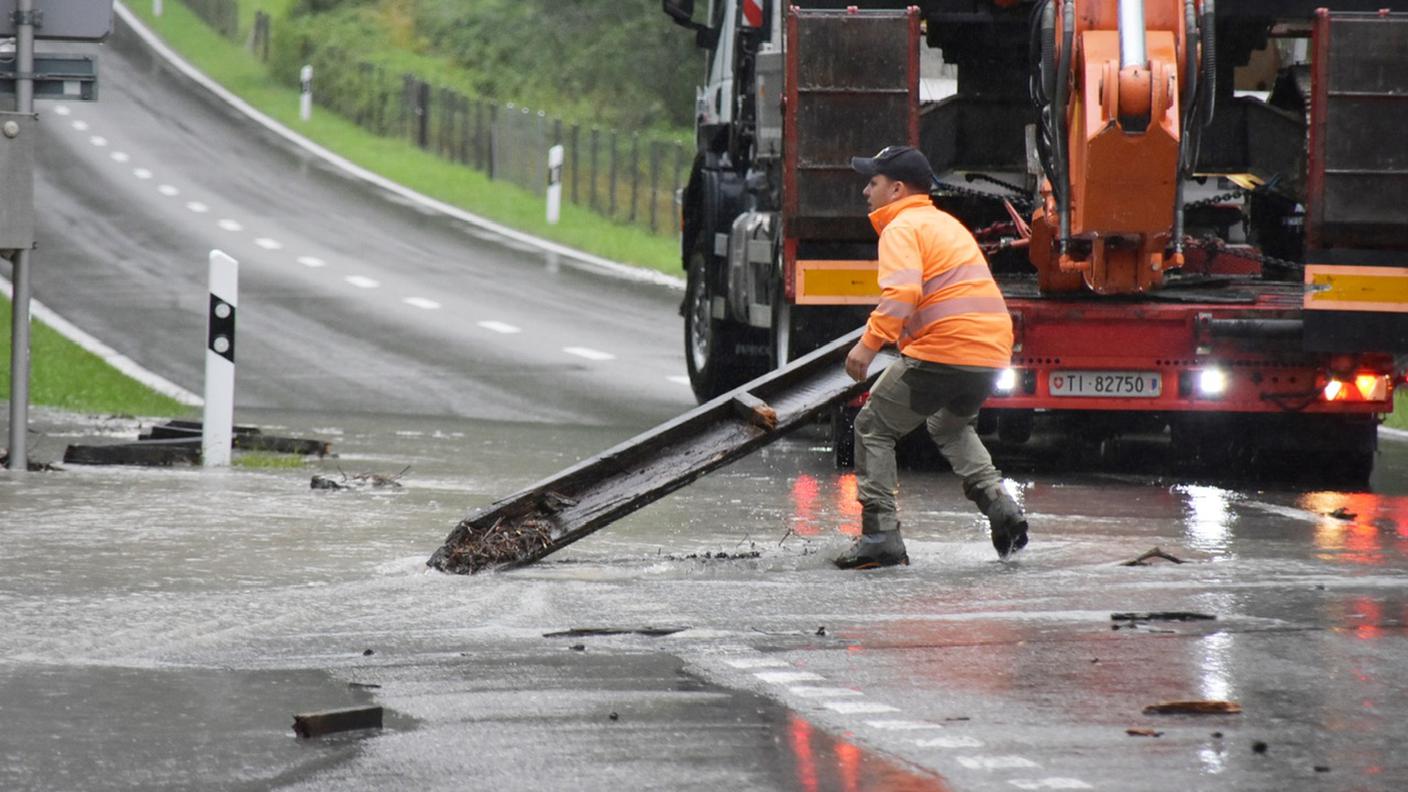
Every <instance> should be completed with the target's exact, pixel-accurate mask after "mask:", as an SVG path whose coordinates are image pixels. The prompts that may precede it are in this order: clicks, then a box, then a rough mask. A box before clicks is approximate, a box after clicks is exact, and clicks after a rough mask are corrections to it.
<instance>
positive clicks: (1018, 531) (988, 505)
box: [963, 484, 1027, 561]
mask: <svg viewBox="0 0 1408 792" xmlns="http://www.w3.org/2000/svg"><path fill="white" fill-rule="evenodd" d="M963 491H964V494H965V495H967V496H968V497H969V499H971V500H972V501H973V502H974V503H976V504H977V505H978V510H979V511H981V512H982V513H983V514H984V515H985V516H986V517H987V518H988V525H989V526H991V528H992V547H993V549H994V550H996V551H997V557H998V558H1001V559H1002V560H1004V561H1006V560H1007V559H1009V558H1011V557H1012V555H1013V554H1014V553H1016V552H1017V551H1018V550H1021V549H1022V548H1024V547H1026V546H1027V517H1026V515H1024V514H1022V507H1020V506H1018V505H1017V502H1016V501H1014V500H1012V496H1011V495H1008V494H1007V493H1006V492H1004V491H1003V490H1002V488H1001V487H1000V486H995V487H989V488H986V489H978V488H970V487H968V486H967V485H966V484H965V485H964V487H963Z"/></svg>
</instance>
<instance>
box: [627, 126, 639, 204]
mask: <svg viewBox="0 0 1408 792" xmlns="http://www.w3.org/2000/svg"><path fill="white" fill-rule="evenodd" d="M639 205H640V135H631V212H630V217H629V220H630V222H632V223H634V222H635V221H636V207H637V206H639Z"/></svg>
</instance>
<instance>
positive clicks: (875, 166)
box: [851, 146, 934, 188]
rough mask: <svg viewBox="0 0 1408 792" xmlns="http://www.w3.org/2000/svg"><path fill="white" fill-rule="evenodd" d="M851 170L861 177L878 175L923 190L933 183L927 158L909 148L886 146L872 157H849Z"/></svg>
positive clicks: (932, 174) (931, 169)
mask: <svg viewBox="0 0 1408 792" xmlns="http://www.w3.org/2000/svg"><path fill="white" fill-rule="evenodd" d="M851 168H852V169H854V170H855V172H856V173H859V174H860V175H862V176H866V177H870V176H874V175H876V174H879V175H881V176H888V177H890V178H891V179H894V180H895V181H902V182H905V183H907V184H915V185H923V186H924V187H925V188H927V187H928V186H929V185H931V184H932V183H933V181H934V169H933V168H931V167H930V166H929V160H928V158H926V157H925V156H924V155H923V154H922V153H920V152H919V150H918V149H915V148H913V147H911V146H886V147H885V148H882V149H880V151H879V152H877V153H876V155H875V156H873V157H851Z"/></svg>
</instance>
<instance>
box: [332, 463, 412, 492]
mask: <svg viewBox="0 0 1408 792" xmlns="http://www.w3.org/2000/svg"><path fill="white" fill-rule="evenodd" d="M410 469H411V466H410V465H407V466H405V467H403V468H401V472H399V473H396V474H394V475H391V476H383V475H381V474H380V473H358V474H356V475H355V476H348V475H347V473H346V472H345V471H344V470H342V468H338V469H337V472H338V473H339V474H340V475H341V476H342V478H341V480H338V479H335V478H333V477H332V476H323V475H315V476H313V481H312V483H311V484H310V486H311V487H312V488H313V489H320V490H345V489H359V488H363V487H370V488H372V489H382V488H397V487H400V486H401V477H402V476H404V475H406V471H408V470H410Z"/></svg>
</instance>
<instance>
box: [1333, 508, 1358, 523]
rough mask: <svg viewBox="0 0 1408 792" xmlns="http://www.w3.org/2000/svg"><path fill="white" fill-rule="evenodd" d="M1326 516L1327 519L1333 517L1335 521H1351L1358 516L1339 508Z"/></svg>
mask: <svg viewBox="0 0 1408 792" xmlns="http://www.w3.org/2000/svg"><path fill="white" fill-rule="evenodd" d="M1326 516H1327V517H1334V518H1335V519H1336V520H1353V519H1354V518H1356V517H1358V516H1359V515H1358V514H1355V513H1354V512H1352V511H1350V510H1349V509H1346V508H1345V507H1343V506H1341V507H1339V508H1338V509H1335V510H1334V511H1332V512H1330V513H1329V514H1327V515H1326Z"/></svg>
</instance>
